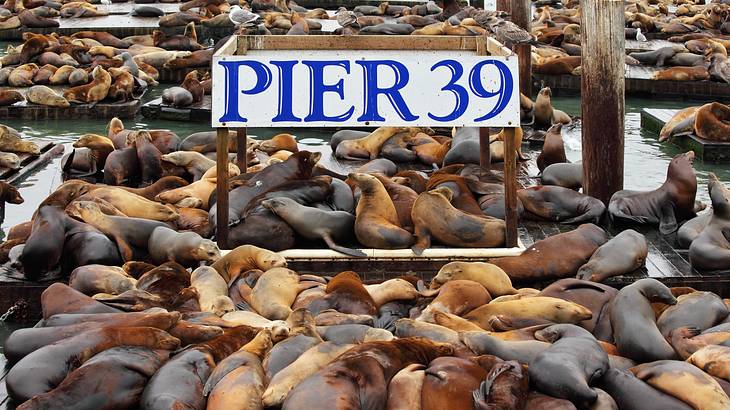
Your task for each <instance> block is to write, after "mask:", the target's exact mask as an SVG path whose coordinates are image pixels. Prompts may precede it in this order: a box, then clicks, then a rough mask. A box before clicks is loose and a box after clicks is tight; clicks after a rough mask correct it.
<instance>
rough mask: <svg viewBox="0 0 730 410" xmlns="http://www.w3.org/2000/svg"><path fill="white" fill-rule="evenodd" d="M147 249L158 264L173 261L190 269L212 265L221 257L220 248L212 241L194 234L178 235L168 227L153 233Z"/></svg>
mask: <svg viewBox="0 0 730 410" xmlns="http://www.w3.org/2000/svg"><path fill="white" fill-rule="evenodd" d="M147 249H148V251H149V253H150V257H151V258H152V260H153V261H154V262H155V263H157V264H159V263H164V262H168V261H173V262H177V263H179V264H180V265H182V266H184V267H188V268H193V267H196V266H197V265H198V264H199V263H200V262H206V263H208V264H212V263H214V262H216V261H217V260H218V259H220V256H221V254H220V250H219V249H218V246H217V245H216V244H215V243H214V242H213V241H211V240H210V239H205V238H203V237H201V236H200V235H198V234H197V233H194V232H182V233H178V232H175V231H174V230H172V229H170V228H166V227H159V228H155V229H154V230H153V231H152V234H151V235H150V238H149V241H148V246H147Z"/></svg>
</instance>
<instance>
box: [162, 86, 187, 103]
mask: <svg viewBox="0 0 730 410" xmlns="http://www.w3.org/2000/svg"><path fill="white" fill-rule="evenodd" d="M162 102H164V103H165V104H168V105H172V106H173V107H178V108H179V107H187V106H189V105H190V104H192V103H193V94H191V93H190V91H188V90H186V89H184V88H182V87H170V88H167V89H165V91H163V92H162Z"/></svg>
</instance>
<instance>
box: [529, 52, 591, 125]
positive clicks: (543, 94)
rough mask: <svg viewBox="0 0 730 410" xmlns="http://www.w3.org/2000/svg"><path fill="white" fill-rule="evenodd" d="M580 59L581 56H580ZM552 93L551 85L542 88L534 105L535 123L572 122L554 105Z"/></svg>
mask: <svg viewBox="0 0 730 410" xmlns="http://www.w3.org/2000/svg"><path fill="white" fill-rule="evenodd" d="M569 58H573V57H569ZM578 61H580V57H578ZM579 64H580V63H579ZM552 95H553V94H552V91H551V90H550V87H545V88H543V89H541V90H540V92H539V93H538V94H537V99H535V105H534V114H535V123H536V124H538V125H541V126H545V127H547V126H550V125H552V124H557V123H560V124H570V122H571V120H570V117H569V116H568V115H567V114H565V113H564V112H562V111H560V110H557V109H555V108H554V107H553V105H552V101H551V97H552Z"/></svg>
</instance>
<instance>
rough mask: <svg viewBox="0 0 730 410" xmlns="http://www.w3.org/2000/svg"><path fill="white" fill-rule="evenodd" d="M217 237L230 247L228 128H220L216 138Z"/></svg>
mask: <svg viewBox="0 0 730 410" xmlns="http://www.w3.org/2000/svg"><path fill="white" fill-rule="evenodd" d="M216 167H217V168H216V172H217V176H216V192H217V195H216V212H217V213H216V215H217V217H218V218H217V219H216V239H217V240H218V247H219V248H221V249H227V248H228V128H218V132H217V138H216Z"/></svg>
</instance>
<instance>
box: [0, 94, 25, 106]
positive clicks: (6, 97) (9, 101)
mask: <svg viewBox="0 0 730 410" xmlns="http://www.w3.org/2000/svg"><path fill="white" fill-rule="evenodd" d="M19 101H25V97H23V94H21V93H20V92H18V91H16V90H2V91H0V106H2V107H7V106H9V105H13V104H15V103H16V102H19Z"/></svg>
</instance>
